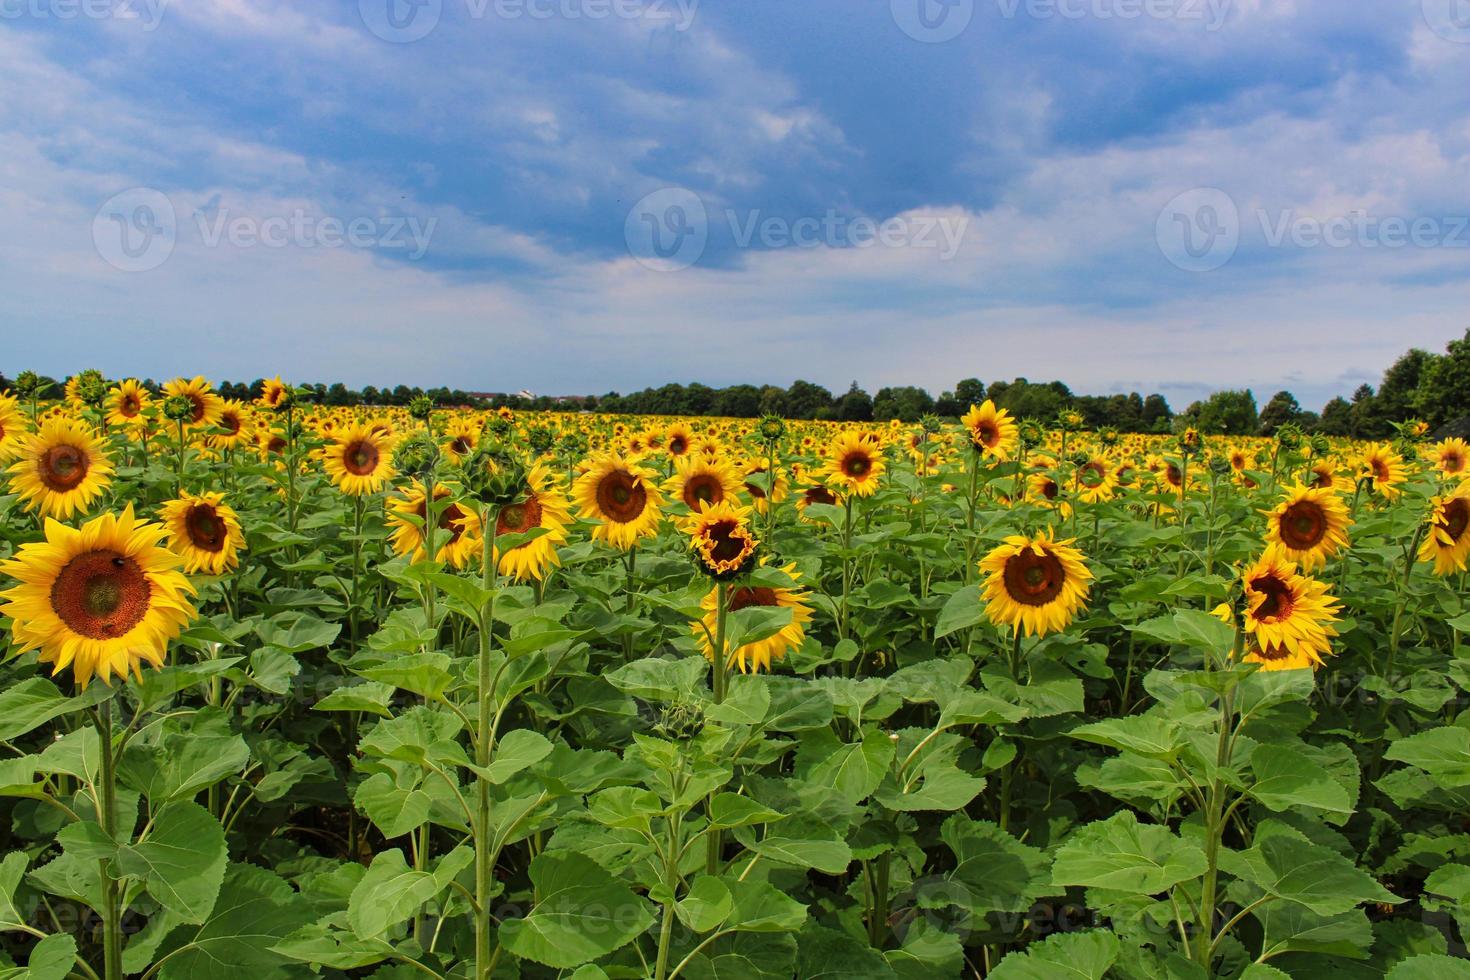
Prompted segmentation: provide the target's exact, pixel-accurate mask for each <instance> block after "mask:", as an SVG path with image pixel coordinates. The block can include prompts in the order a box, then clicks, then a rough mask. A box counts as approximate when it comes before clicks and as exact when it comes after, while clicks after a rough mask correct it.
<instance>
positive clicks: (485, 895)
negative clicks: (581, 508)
mask: <svg viewBox="0 0 1470 980" xmlns="http://www.w3.org/2000/svg"><path fill="white" fill-rule="evenodd" d="M499 517H500V514H499V510H498V508H496V507H494V506H490V507H486V508H485V540H484V544H483V551H482V552H481V554H480V558H481V574H480V582H481V585H482V586H483V587H484V588H485V590H486V592H487V593H488V595H487V597H486V599H485V601H484V605H483V606H482V607H481V609H480V663H479V684H478V694H479V697H478V698H477V700H478V702H479V705H478V707H479V717H478V719H477V722H478V725H477V731H476V732H475V764H476V765H477V766H478V767H479V768H480V769H481V770H482V771H483V770H485V769H488V768H489V767H490V750H491V748H492V746H491V744H490V743H491V733H490V717H491V713H490V702H491V700H492V699H493V698H494V697H495V692H494V690H492V686H493V680H492V675H491V663H490V652H491V646H492V639H493V631H494V629H495V585H496V583H495V579H496V568H495V533H496V522H497V521H498V520H499ZM476 783H477V784H478V790H479V798H478V800H477V808H476V814H475V827H474V830H475V902H476V904H477V905H479V910H478V911H477V913H476V915H475V977H476V978H477V980H488V978H489V976H490V890H491V887H492V885H493V884H494V881H493V878H494V872H495V869H494V867H492V865H491V853H490V780H488V779H486V778H485V776H484V775H483V774H480V775H477V776H476Z"/></svg>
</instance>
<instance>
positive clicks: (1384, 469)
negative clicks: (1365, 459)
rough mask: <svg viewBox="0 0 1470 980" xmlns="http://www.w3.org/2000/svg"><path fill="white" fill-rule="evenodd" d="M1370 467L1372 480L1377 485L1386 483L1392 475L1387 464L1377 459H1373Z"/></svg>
mask: <svg viewBox="0 0 1470 980" xmlns="http://www.w3.org/2000/svg"><path fill="white" fill-rule="evenodd" d="M1371 465H1372V468H1373V479H1375V480H1377V481H1378V482H1379V483H1387V482H1388V480H1389V478H1390V477H1391V476H1392V475H1393V474H1392V473H1391V472H1390V471H1389V468H1388V463H1386V462H1384V461H1383V460H1382V459H1378V458H1376V457H1375V458H1374V459H1373V461H1372V464H1371Z"/></svg>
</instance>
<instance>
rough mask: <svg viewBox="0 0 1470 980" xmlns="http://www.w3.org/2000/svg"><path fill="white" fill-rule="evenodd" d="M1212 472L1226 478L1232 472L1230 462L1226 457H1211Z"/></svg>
mask: <svg viewBox="0 0 1470 980" xmlns="http://www.w3.org/2000/svg"><path fill="white" fill-rule="evenodd" d="M1208 465H1209V467H1210V472H1211V473H1213V474H1215V475H1216V476H1224V475H1225V474H1226V473H1229V472H1230V460H1228V459H1226V458H1225V457H1224V456H1211V457H1210V461H1209V464H1208Z"/></svg>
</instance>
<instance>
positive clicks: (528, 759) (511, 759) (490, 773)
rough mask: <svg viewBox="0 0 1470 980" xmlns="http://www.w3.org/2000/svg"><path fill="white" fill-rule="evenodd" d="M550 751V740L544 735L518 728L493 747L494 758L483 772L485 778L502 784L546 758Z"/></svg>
mask: <svg viewBox="0 0 1470 980" xmlns="http://www.w3.org/2000/svg"><path fill="white" fill-rule="evenodd" d="M551 750H552V744H551V740H550V739H548V738H547V737H546V736H545V735H542V734H540V733H539V732H533V731H531V730H530V729H529V728H518V729H516V730H515V731H513V732H509V733H507V734H506V736H505V737H504V738H502V739H501V740H500V742H499V744H497V745H496V746H495V757H494V759H493V760H492V761H491V763H490V766H489V768H488V769H486V770H485V778H486V779H488V780H490V782H492V783H503V782H505V781H506V780H507V779H509V778H510V777H512V776H514V775H515V774H516V773H518V772H520V771H521V770H523V769H525V768H527V767H529V766H534V765H535V764H536V763H538V762H540V761H541V760H542V759H544V758H546V757H547V756H548V755H550V754H551Z"/></svg>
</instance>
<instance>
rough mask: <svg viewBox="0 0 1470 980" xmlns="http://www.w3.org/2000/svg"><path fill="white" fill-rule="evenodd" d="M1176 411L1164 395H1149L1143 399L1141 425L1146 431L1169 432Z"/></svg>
mask: <svg viewBox="0 0 1470 980" xmlns="http://www.w3.org/2000/svg"><path fill="white" fill-rule="evenodd" d="M1173 420H1174V413H1173V412H1172V411H1171V410H1170V409H1169V402H1168V400H1167V399H1165V398H1164V396H1163V395H1149V396H1148V397H1147V398H1145V399H1144V400H1143V412H1142V414H1141V415H1140V416H1139V427H1140V428H1142V429H1143V431H1144V432H1167V431H1169V423H1170V422H1172V421H1173Z"/></svg>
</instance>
